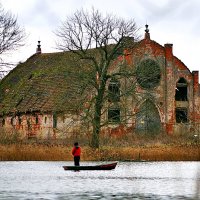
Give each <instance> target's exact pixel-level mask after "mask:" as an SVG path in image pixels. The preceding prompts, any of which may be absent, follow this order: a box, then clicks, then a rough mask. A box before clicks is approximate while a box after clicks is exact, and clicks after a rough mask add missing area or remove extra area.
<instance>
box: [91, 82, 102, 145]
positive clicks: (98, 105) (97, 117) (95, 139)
mask: <svg viewBox="0 0 200 200" xmlns="http://www.w3.org/2000/svg"><path fill="white" fill-rule="evenodd" d="M105 85H106V83H105V82H103V81H102V83H101V87H100V89H99V90H98V94H97V97H96V102H95V111H94V121H93V134H92V143H91V145H92V147H93V148H99V134H100V130H101V110H102V107H103V96H104V92H105Z"/></svg>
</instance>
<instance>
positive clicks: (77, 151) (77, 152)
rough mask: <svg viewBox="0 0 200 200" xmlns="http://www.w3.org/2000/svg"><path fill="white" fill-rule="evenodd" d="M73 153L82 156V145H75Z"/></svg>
mask: <svg viewBox="0 0 200 200" xmlns="http://www.w3.org/2000/svg"><path fill="white" fill-rule="evenodd" d="M72 155H73V156H80V155H81V147H74V148H73V149H72Z"/></svg>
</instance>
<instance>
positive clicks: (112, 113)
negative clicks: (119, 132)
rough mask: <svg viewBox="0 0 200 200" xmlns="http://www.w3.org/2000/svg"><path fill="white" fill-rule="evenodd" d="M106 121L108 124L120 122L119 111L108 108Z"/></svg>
mask: <svg viewBox="0 0 200 200" xmlns="http://www.w3.org/2000/svg"><path fill="white" fill-rule="evenodd" d="M108 121H109V122H120V109H119V108H110V109H109V110H108Z"/></svg>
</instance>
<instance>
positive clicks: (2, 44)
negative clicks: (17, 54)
mask: <svg viewBox="0 0 200 200" xmlns="http://www.w3.org/2000/svg"><path fill="white" fill-rule="evenodd" d="M25 37H26V35H25V31H24V29H23V28H21V27H20V26H19V25H18V23H17V18H16V17H15V16H14V15H12V14H11V13H10V12H6V11H5V10H4V9H3V8H2V6H1V5H0V55H1V56H0V74H4V73H6V70H5V69H3V67H5V66H6V67H9V66H12V64H11V63H6V62H4V61H3V58H2V57H3V55H5V54H6V53H9V52H11V51H13V50H17V49H18V48H19V47H21V46H23V45H24V43H23V42H24V39H25Z"/></svg>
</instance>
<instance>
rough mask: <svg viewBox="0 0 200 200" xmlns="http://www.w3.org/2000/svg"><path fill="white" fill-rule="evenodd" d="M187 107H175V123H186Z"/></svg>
mask: <svg viewBox="0 0 200 200" xmlns="http://www.w3.org/2000/svg"><path fill="white" fill-rule="evenodd" d="M187 122H188V114H187V108H176V123H187Z"/></svg>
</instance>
